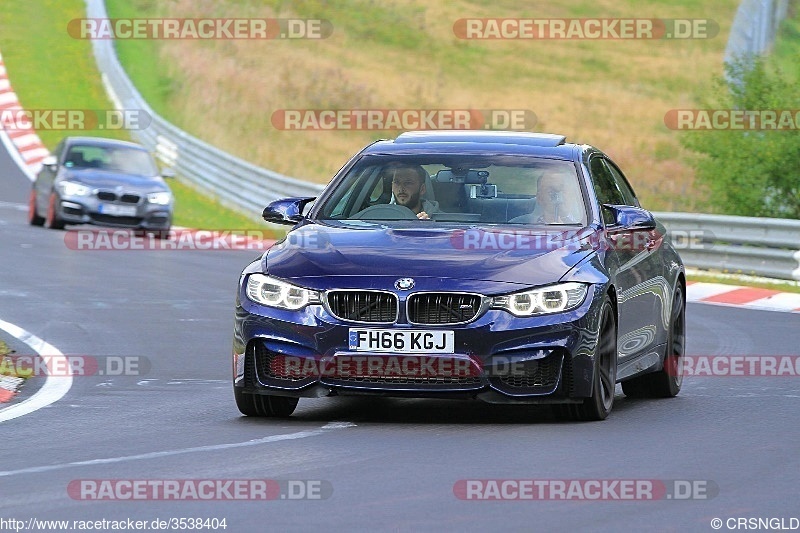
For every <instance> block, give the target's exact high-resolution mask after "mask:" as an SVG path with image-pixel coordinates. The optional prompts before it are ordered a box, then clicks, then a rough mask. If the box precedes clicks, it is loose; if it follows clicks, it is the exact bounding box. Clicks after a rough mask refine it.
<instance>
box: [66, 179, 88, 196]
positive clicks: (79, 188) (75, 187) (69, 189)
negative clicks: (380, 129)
mask: <svg viewBox="0 0 800 533" xmlns="http://www.w3.org/2000/svg"><path fill="white" fill-rule="evenodd" d="M58 188H59V189H60V190H61V196H89V194H91V192H92V191H91V190H89V187H87V186H86V185H83V184H82V183H75V182H74V181H59V182H58Z"/></svg>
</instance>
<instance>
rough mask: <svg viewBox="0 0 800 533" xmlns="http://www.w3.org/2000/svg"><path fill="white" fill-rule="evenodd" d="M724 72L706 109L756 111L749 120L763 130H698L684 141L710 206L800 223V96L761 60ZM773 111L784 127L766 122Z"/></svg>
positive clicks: (750, 60)
mask: <svg viewBox="0 0 800 533" xmlns="http://www.w3.org/2000/svg"><path fill="white" fill-rule="evenodd" d="M725 71H726V77H725V79H721V78H718V79H716V80H715V90H714V92H713V93H712V98H713V100H712V101H713V103H712V104H711V105H708V106H707V107H708V108H713V109H727V110H745V111H748V112H751V113H750V114H748V115H746V116H747V117H748V118H749V117H750V116H752V117H753V120H754V124H756V125H758V126H759V127H757V128H745V129H711V130H704V131H700V130H694V131H689V132H686V134H685V136H684V137H683V138H682V139H681V141H682V143H683V145H684V146H685V147H686V148H688V149H689V150H691V151H693V152H695V153H696V155H697V157H695V158H694V165H695V168H696V171H697V174H696V176H697V181H698V184H699V185H701V186H703V187H705V188H706V190H707V192H708V193H709V196H708V200H707V203H708V204H709V207H710V208H711V209H712V210H713V211H715V212H721V213H726V214H732V215H745V216H764V217H779V218H797V219H800V93H799V92H798V91H797V89H796V87H795V86H794V84H793V82H792V81H790V80H789V79H787V76H785V75H784V74H783V73H782V72H781V71H780V70H778V69H773V68H770V65H769V63H768V61H767V59H765V58H762V57H754V58H753V57H750V58H745V59H741V60H738V61H735V62H733V63H727V64H726V65H725ZM782 110H784V111H786V112H784V113H780V111H782ZM771 111H776V112H778V117H779V120H778V121H777V125H778V126H783V127H782V128H780V129H775V128H770V127H768V126H769V124H766V123H764V124H761V120H762V119H763V118H764V117H765V116H767V115H765V114H764V113H762V112H767V113H769V112H771ZM787 119H790V120H791V122H787ZM745 123H746V124H749V123H750V121H749V120H746V121H745ZM765 126H766V127H765Z"/></svg>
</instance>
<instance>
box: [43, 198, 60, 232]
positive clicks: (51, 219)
mask: <svg viewBox="0 0 800 533" xmlns="http://www.w3.org/2000/svg"><path fill="white" fill-rule="evenodd" d="M57 202H58V197H57V196H56V193H55V192H51V193H50V200H49V201H48V202H47V216H46V217H45V219H44V225H45V226H47V227H48V228H50V229H64V221H63V220H61V218H59V216H58V209H57V208H56V204H57Z"/></svg>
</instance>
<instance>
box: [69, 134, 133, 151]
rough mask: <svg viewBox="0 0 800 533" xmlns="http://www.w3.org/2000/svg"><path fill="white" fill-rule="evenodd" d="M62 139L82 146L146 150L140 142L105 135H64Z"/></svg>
mask: <svg viewBox="0 0 800 533" xmlns="http://www.w3.org/2000/svg"><path fill="white" fill-rule="evenodd" d="M64 141H65V142H66V143H67V144H69V145H73V144H80V145H83V146H117V147H126V148H138V149H139V150H144V151H147V148H145V147H144V146H142V145H141V144H137V143H134V142H129V141H121V140H118V139H107V138H105V137H65V138H64Z"/></svg>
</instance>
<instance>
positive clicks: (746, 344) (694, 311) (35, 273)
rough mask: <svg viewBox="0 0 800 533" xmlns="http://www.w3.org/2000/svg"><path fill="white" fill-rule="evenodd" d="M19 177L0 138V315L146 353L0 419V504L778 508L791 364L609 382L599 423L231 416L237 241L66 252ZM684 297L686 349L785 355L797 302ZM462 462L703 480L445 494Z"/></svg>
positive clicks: (307, 512) (689, 521)
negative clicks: (258, 482)
mask: <svg viewBox="0 0 800 533" xmlns="http://www.w3.org/2000/svg"><path fill="white" fill-rule="evenodd" d="M29 188H30V184H29V182H28V180H27V179H26V178H25V177H24V176H23V175H22V173H21V172H20V171H19V169H18V168H16V167H15V166H14V164H13V163H12V162H11V160H10V159H9V157H8V155H7V154H6V153H5V152H2V153H0V319H2V320H4V321H7V322H10V323H13V324H15V325H17V326H19V327H21V328H24V329H25V330H27V331H29V332H31V333H33V334H35V335H37V336H39V337H40V338H42V339H44V340H45V341H47V342H49V343H50V344H52V345H53V346H55V347H57V348H58V349H59V350H61V351H62V352H63V353H64V354H67V355H89V356H139V357H146V358H147V360H148V361H149V363H150V365H151V368H150V369H149V371H148V372H147V374H146V375H141V376H92V377H81V376H76V377H75V378H74V379H73V384H72V387H71V388H70V390H69V392H68V393H67V394H66V395H65V396H64V397H63V398H61V399H60V400H59V401H57V402H55V403H53V404H52V405H49V406H47V407H44V408H42V409H40V410H38V411H35V412H33V413H31V414H28V415H25V416H22V417H19V418H16V419H13V420H8V421H5V422H2V423H0V443H2V448H0V457H2V459H0V519H6V520H8V519H18V520H24V521H26V525H27V521H28V520H29V519H34V518H35V519H42V520H45V519H50V520H69V521H73V520H102V519H106V520H124V519H128V518H131V519H136V520H146V521H148V522H150V521H152V520H153V519H156V518H159V519H162V520H166V519H169V518H181V517H187V518H188V517H203V518H217V519H222V518H225V520H226V525H227V528H226V529H221V528H220V529H218V530H219V531H234V532H239V531H288V530H292V531H294V530H298V531H299V530H319V529H320V528H322V529H323V530H327V531H347V530H374V531H443V530H465V531H485V530H489V529H498V530H503V531H506V530H507V531H555V530H558V531H643V530H648V531H681V532H682V531H714V529H712V527H711V520H712V519H713V518H720V519H722V520H723V523H725V522H727V519H729V518H738V517H748V518H750V517H756V518H758V517H761V518H783V519H784V520H785V521H786V522H785V524H787V525H791V522H789V521H788V520H789V519H790V518H793V517H794V518H797V517H800V497H798V492H797V486H798V482H800V453H798V452H800V444H798V443H800V423H798V422H800V414H799V413H800V378H798V377H791V376H788V377H694V378H687V380H686V382H685V383H684V389H683V391H682V392H681V394H680V395H679V396H678V397H677V398H674V399H668V400H629V399H627V398H625V396H624V395H623V394H622V393H621V390H620V389H619V387H618V389H617V398H616V404H615V406H614V412H613V413H612V415H611V416H610V418H609V419H608V420H606V421H604V422H599V423H563V422H557V421H556V420H554V419H553V418H552V417H551V415H550V413H549V411H548V410H546V409H542V408H536V407H526V406H494V405H486V404H483V403H479V402H456V401H445V400H394V399H360V398H352V397H351V398H327V399H303V400H301V401H300V405H299V406H298V409H297V411H296V412H295V414H294V416H293V417H292V418H291V419H289V420H258V419H251V418H246V417H242V416H240V415H239V413H238V411H237V409H236V406H235V404H234V401H233V394H232V391H231V383H230V351H231V334H232V325H233V317H232V312H233V303H234V288H235V285H236V280H237V276H238V274H239V272H240V270H241V268H242V267H243V266H244V265H245V264H246V263H247V262H248V261H249V259H250V258H251V257H253V255H254V252H252V251H188V250H183V251H177V250H176V251H76V250H71V249H69V248H68V247H67V246H65V243H64V235H65V234H64V232H62V231H51V230H46V229H43V228H35V227H31V226H28V225H27V223H26V214H25V211H24V210H23V209H22V208H21V204H24V203H25V202H26V199H27V195H28V191H29ZM687 316H688V351H689V353H690V354H698V355H724V356H731V355H800V346H799V345H800V343H798V335H799V333H800V315H798V314H790V313H776V312H766V311H752V310H742V309H735V308H725V307H714V306H710V305H701V304H689V307H688V313H687ZM0 335H2V333H0ZM13 345H14V346H15V347H16V348H17V349H18V351H19V350H20V349H21V348H20V346H21V345H20V344H18V343H14V344H13ZM43 379H44V378H34V379H31V380H29V382H28V384H27V385H26V387H25V388H24V390H23V392H22V393H21V394H20V395H19V397H18V398H17V399H16V400H15V402H16V403H19V402H20V401H22V400H24V399H26V398H27V397H30V396H31V395H33V394H34V393H35V392H36V389H37V387H39V386H40V385H41V382H42V381H43ZM51 379H57V378H51ZM3 408H6V407H3ZM0 413H2V411H0ZM86 479H90V480H121V479H122V480H130V479H136V480H185V479H194V480H198V479H216V480H230V479H269V480H278V481H284V482H286V481H288V480H320V481H323V482H325V485H324V486H325V487H328V488H332V490H333V492H332V494H330V495H329V496H330V497H328V498H326V499H322V500H310V499H303V500H296V501H295V500H290V499H281V498H277V499H273V500H269V501H260V500H255V501H185V500H184V501H151V500H146V501H140V500H137V501H130V500H116V501H88V500H82V499H75V498H73V497H71V496H70V493H69V492H68V487H69V486H70V482H75V480H86ZM471 479H494V480H502V479H537V480H542V479H551V480H573V479H584V480H586V479H600V480H618V479H628V480H630V479H644V480H661V481H665V482H666V481H667V480H700V481H702V482H706V485H705V486H706V487H709V488H710V490H711V492H712V493H713V492H716V490H715V487H718V494H715V495H714V494H712V495H713V496H714V497H712V498H705V499H690V500H682V499H681V500H677V499H674V498H673V499H660V500H655V501H647V500H634V501H616V500H610V501H594V500H588V501H563V500H545V501H541V500H534V501H530V500H528V501H472V500H469V501H467V500H462V499H459V498H458V497H456V495H455V494H454V487H455V486H458V483H459V481H460V480H471ZM697 495H701V494H697ZM0 526H3V523H2V522H0ZM6 527H8V525H7V523H6ZM68 529H70V530H72V529H73V528H72V527H70V528H68ZM722 530H728V528H727V527H726V526H725V525H723V528H722ZM205 531H209V529H205Z"/></svg>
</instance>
